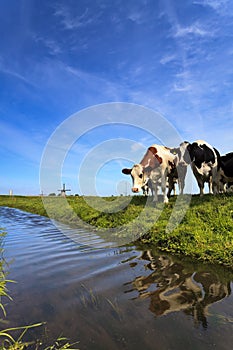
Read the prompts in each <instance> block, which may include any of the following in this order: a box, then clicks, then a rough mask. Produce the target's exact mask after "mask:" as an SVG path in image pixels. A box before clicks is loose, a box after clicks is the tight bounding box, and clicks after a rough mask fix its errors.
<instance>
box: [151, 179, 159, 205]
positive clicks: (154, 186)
mask: <svg viewBox="0 0 233 350" xmlns="http://www.w3.org/2000/svg"><path fill="white" fill-rule="evenodd" d="M151 188H152V196H153V202H158V184H157V182H152V187H151Z"/></svg>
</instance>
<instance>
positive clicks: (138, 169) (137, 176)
mask: <svg viewBox="0 0 233 350" xmlns="http://www.w3.org/2000/svg"><path fill="white" fill-rule="evenodd" d="M162 162H163V160H162V158H161V157H160V156H159V155H158V154H157V149H156V148H155V147H153V146H151V147H149V148H148V149H147V152H146V154H145V155H144V157H143V159H142V160H141V162H140V163H139V164H135V165H134V166H133V167H132V168H131V169H127V168H125V169H122V173H123V174H125V175H131V177H132V181H133V187H132V191H133V192H135V193H137V192H140V191H141V190H142V187H143V186H145V184H146V183H147V182H148V178H149V176H150V172H151V170H153V169H156V168H158V167H159V166H160V164H161V163H162Z"/></svg>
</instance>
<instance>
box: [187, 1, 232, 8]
mask: <svg viewBox="0 0 233 350" xmlns="http://www.w3.org/2000/svg"><path fill="white" fill-rule="evenodd" d="M193 3H194V4H197V5H202V6H209V7H211V8H213V9H214V10H219V9H221V8H222V7H223V6H226V5H227V4H229V0H201V1H198V0H196V1H194V2H193Z"/></svg>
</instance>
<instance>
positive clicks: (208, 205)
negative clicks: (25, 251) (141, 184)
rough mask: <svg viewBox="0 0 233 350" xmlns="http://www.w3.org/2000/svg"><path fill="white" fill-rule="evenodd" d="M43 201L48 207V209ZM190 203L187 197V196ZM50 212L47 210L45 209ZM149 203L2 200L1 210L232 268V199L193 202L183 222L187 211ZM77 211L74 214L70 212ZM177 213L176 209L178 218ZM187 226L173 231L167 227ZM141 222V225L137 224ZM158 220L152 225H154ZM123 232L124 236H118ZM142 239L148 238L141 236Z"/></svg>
mask: <svg viewBox="0 0 233 350" xmlns="http://www.w3.org/2000/svg"><path fill="white" fill-rule="evenodd" d="M43 201H45V202H44V203H43ZM184 202H185V196H184ZM44 204H45V207H46V210H47V211H46V210H45V207H44ZM145 204H146V199H145V198H144V197H140V196H135V197H131V198H129V197H109V198H101V199H100V198H97V197H86V198H85V197H67V201H66V200H65V199H63V198H59V197H55V198H52V197H51V198H50V197H46V198H43V200H42V198H41V197H21V196H15V197H9V196H0V205H1V206H8V207H15V208H19V209H22V210H25V211H28V212H32V213H36V214H40V215H44V216H50V217H51V218H54V219H56V220H59V221H61V222H64V223H68V224H70V225H75V224H78V225H80V224H82V225H84V226H85V224H84V223H87V224H89V225H91V228H92V229H96V230H101V229H102V228H105V229H106V234H107V232H108V231H107V230H109V229H114V227H118V228H119V227H121V226H122V227H123V228H124V229H122V232H123V231H124V230H128V231H130V230H131V231H132V232H133V233H134V237H135V238H138V237H140V240H141V241H144V242H146V243H150V244H155V245H156V247H157V248H159V249H161V250H162V251H166V252H170V253H174V254H179V255H185V256H189V257H191V258H194V259H199V260H202V261H207V262H211V263H218V264H222V265H225V266H228V267H231V268H232V267H233V196H232V195H219V196H210V195H205V196H204V197H202V198H200V197H199V196H193V197H192V200H191V202H190V203H189V205H188V208H187V211H186V210H185V215H184V217H183V213H182V211H183V210H184V205H183V204H182V200H180V201H179V205H177V203H176V198H171V201H170V202H169V204H168V205H166V206H165V207H163V205H162V203H159V204H158V205H157V206H156V207H155V206H154V204H152V203H150V202H149V204H148V203H147V205H146V207H145ZM71 208H72V209H71ZM174 208H176V211H175V215H174ZM172 215H173V219H176V216H179V215H181V217H183V218H182V220H181V222H180V224H179V225H177V227H175V228H174V229H173V230H169V229H168V227H169V226H168V224H171V222H172V220H171V218H172ZM136 217H139V220H138V221H136V222H134V221H133V220H134V219H135V218H136ZM151 218H153V220H154V221H153V225H152V224H151ZM118 232H119V230H118ZM141 233H143V234H141Z"/></svg>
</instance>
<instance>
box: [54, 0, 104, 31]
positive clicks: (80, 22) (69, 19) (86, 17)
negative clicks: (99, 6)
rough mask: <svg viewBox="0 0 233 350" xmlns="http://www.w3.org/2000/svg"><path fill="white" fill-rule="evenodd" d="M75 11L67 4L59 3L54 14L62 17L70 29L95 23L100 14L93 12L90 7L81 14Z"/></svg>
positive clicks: (66, 26)
mask: <svg viewBox="0 0 233 350" xmlns="http://www.w3.org/2000/svg"><path fill="white" fill-rule="evenodd" d="M73 10H74V9H73ZM74 12H75V11H72V9H71V8H69V7H68V6H66V5H59V6H58V7H57V8H56V9H55V12H54V15H55V16H57V17H59V18H60V19H61V23H62V25H63V27H64V28H65V29H68V30H73V29H77V28H80V27H86V26H89V25H93V24H94V23H96V22H98V20H99V16H100V13H95V14H93V13H91V11H90V9H89V8H85V9H84V10H83V12H82V13H81V14H75V13H74Z"/></svg>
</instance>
